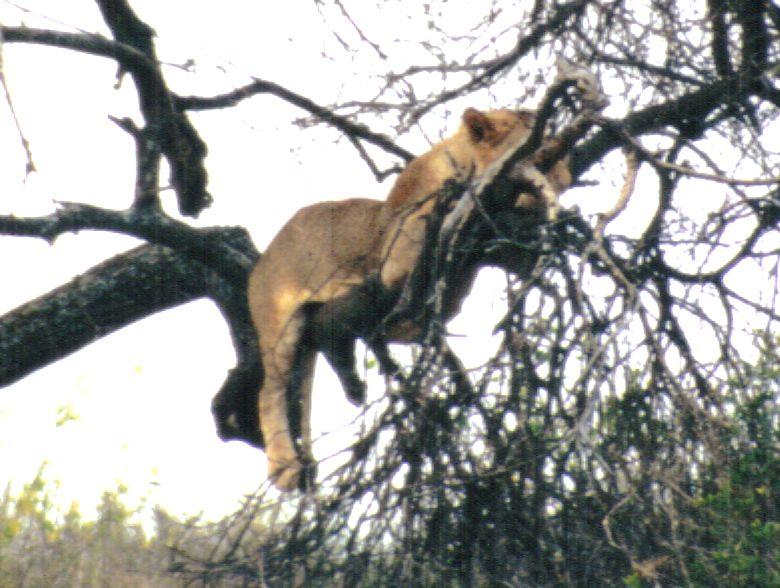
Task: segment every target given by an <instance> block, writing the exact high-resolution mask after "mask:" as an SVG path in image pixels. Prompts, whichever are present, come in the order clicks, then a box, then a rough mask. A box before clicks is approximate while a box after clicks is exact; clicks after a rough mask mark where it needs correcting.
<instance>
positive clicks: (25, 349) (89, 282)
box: [0, 245, 215, 386]
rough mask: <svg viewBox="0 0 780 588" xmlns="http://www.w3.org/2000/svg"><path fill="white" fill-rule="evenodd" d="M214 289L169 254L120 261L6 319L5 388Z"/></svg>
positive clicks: (1, 331) (2, 347)
mask: <svg viewBox="0 0 780 588" xmlns="http://www.w3.org/2000/svg"><path fill="white" fill-rule="evenodd" d="M214 288H215V277H214V274H213V272H210V271H209V270H208V269H206V268H205V267H204V266H202V265H201V264H199V263H197V262H194V261H192V259H190V258H189V257H187V256H186V255H182V254H179V253H175V252H173V251H171V250H170V249H168V248H165V247H159V246H155V245H143V246H141V247H138V248H136V249H133V250H131V251H128V252H127V253H124V254H121V255H118V256H116V257H114V258H112V259H110V260H108V261H106V262H104V263H101V264H100V265H97V266H95V267H94V268H92V269H91V270H89V271H88V272H86V273H84V274H83V275H80V276H77V277H76V278H74V279H73V280H71V281H70V282H68V283H67V284H64V285H62V286H60V287H59V288H57V289H55V290H53V291H51V292H49V293H48V294H45V295H44V296H41V297H40V298H37V299H35V300H32V301H30V302H28V303H26V304H24V305H22V306H20V307H18V308H16V309H15V310H12V311H10V312H8V313H7V314H5V315H4V316H2V317H0V386H6V385H8V384H11V383H13V382H15V381H17V380H19V379H20V378H23V377H24V376H26V375H28V374H29V373H31V372H33V371H35V370H37V369H39V368H41V367H44V366H46V365H48V364H50V363H52V362H53V361H56V360H58V359H61V358H63V357H65V356H67V355H69V354H71V353H73V352H75V351H78V350H79V349H81V348H82V347H84V346H85V345H88V344H89V343H92V342H94V341H97V340H98V339H101V338H103V337H105V336H106V335H109V334H111V333H113V332H115V331H117V330H119V329H121V328H122V327H125V326H127V325H129V324H130V323H132V322H134V321H137V320H139V319H142V318H144V317H147V316H149V315H151V314H154V313H155V312H159V311H161V310H165V309H168V308H172V307H174V306H177V305H179V304H183V303H186V302H190V301H191V300H195V299H197V298H201V297H203V296H206V295H207V294H208V293H209V291H210V290H213V289H214Z"/></svg>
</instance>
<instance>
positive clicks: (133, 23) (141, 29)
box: [97, 0, 211, 216]
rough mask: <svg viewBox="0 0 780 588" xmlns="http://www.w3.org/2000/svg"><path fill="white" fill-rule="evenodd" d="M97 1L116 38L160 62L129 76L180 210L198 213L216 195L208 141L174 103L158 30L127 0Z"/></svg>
mask: <svg viewBox="0 0 780 588" xmlns="http://www.w3.org/2000/svg"><path fill="white" fill-rule="evenodd" d="M97 4H98V7H99V8H100V11H101V13H102V15H103V18H104V20H105V21H106V24H107V25H108V27H109V28H110V29H111V32H112V33H113V35H114V38H115V39H116V40H117V41H119V42H120V43H122V44H125V45H129V46H131V47H133V48H134V49H136V50H137V51H139V52H140V53H141V54H143V55H145V56H146V57H147V59H148V60H149V61H150V62H151V63H154V64H155V69H154V72H149V71H148V70H143V71H142V70H137V69H136V70H130V75H131V76H132V77H133V81H134V82H135V86H136V89H137V91H138V97H139V102H140V106H141V112H142V113H143V116H144V120H145V121H146V127H147V129H149V131H150V132H151V137H152V140H154V139H156V140H158V141H159V143H160V150H161V151H162V154H163V155H165V158H166V160H167V161H168V165H169V166H170V169H171V184H172V185H173V187H174V190H175V191H176V195H177V197H178V203H179V211H180V212H181V213H182V214H184V215H187V216H198V214H200V212H202V211H203V209H204V208H207V207H208V206H209V205H210V204H211V196H210V195H209V193H208V192H207V191H206V184H207V182H208V174H207V172H206V166H205V159H206V152H207V150H206V144H205V143H204V142H203V140H202V139H201V138H200V136H199V135H198V132H197V131H196V130H195V127H193V126H192V124H191V123H190V121H189V119H188V118H187V116H186V115H185V114H184V113H183V112H181V111H180V110H177V109H176V108H175V106H174V97H173V95H172V93H171V92H170V90H169V89H168V86H167V84H166V82H165V78H164V77H163V75H162V73H161V72H160V70H159V63H158V60H157V54H156V51H155V48H154V42H153V41H152V37H153V34H154V31H153V30H152V29H151V27H149V25H147V24H146V23H144V22H142V21H141V20H140V19H139V18H138V17H137V16H136V14H135V12H133V10H132V8H131V7H130V5H129V4H128V2H127V1H126V0H97ZM120 67H121V70H124V65H123V64H121V63H120ZM151 164H152V165H154V163H151ZM145 175H146V174H145V172H142V173H140V174H139V179H141V178H143V177H144V176H145ZM145 197H146V198H148V197H149V195H148V194H146V195H145Z"/></svg>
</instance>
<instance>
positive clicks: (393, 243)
mask: <svg viewBox="0 0 780 588" xmlns="http://www.w3.org/2000/svg"><path fill="white" fill-rule="evenodd" d="M534 120H535V117H534V112H533V111H531V110H517V111H515V110H509V109H500V110H491V111H487V112H483V111H479V110H477V109H475V108H467V109H466V110H465V111H464V113H463V116H462V121H461V125H460V128H459V129H458V131H457V132H456V133H455V134H454V135H453V136H451V137H449V138H447V139H445V140H443V141H441V142H440V143H438V144H436V145H434V146H433V147H432V148H431V150H430V151H428V152H427V153H425V154H423V155H421V156H420V157H418V158H416V159H414V160H412V161H411V162H410V163H409V164H408V165H407V167H406V169H405V170H404V171H403V172H402V173H401V174H400V175H399V176H398V178H397V179H396V181H395V183H394V185H393V187H392V189H391V191H390V193H389V195H388V197H387V199H386V200H385V201H379V200H371V199H365V198H352V199H347V200H341V201H334V202H319V203H316V204H313V205H310V206H307V207H305V208H302V209H301V210H299V211H298V212H297V213H295V214H294V215H293V217H292V218H291V219H290V220H289V221H288V222H287V223H286V224H285V225H284V226H283V227H282V229H281V230H280V231H279V233H278V234H277V235H276V236H275V237H274V239H273V240H272V241H271V243H270V244H269V246H268V248H267V249H266V251H265V253H264V254H263V255H262V256H261V258H260V260H259V261H258V262H257V264H256V265H255V267H254V269H253V270H252V272H251V274H250V277H249V282H248V297H249V298H248V300H249V307H250V312H251V316H252V321H253V323H254V326H255V329H256V330H257V333H258V337H259V348H260V356H261V361H262V364H263V369H264V380H263V383H262V385H261V388H260V390H259V396H258V412H259V421H260V423H259V425H260V430H261V433H262V437H263V439H264V442H265V452H266V456H267V459H268V471H269V478H270V479H271V480H272V482H273V483H274V484H275V485H276V486H277V487H278V488H279V489H280V490H283V491H288V490H292V489H295V488H296V487H301V488H304V487H306V486H307V484H308V480H307V475H302V473H303V474H307V473H310V472H312V471H313V458H312V452H311V430H310V417H311V415H310V410H311V392H312V380H313V373H314V364H315V359H316V354H317V352H318V351H322V352H323V354H324V355H325V357H326V359H327V360H328V361H329V363H330V364H331V365H332V366H333V368H334V369H335V371H336V373H337V375H338V376H339V378H340V382H341V384H342V386H343V387H344V389H345V392H346V393H347V396H348V397H349V399H350V400H351V401H352V402H353V403H355V404H359V403H361V402H362V401H363V398H364V394H365V384H364V383H363V382H362V381H361V380H360V378H359V376H358V375H357V372H356V369H355V357H354V348H355V340H356V338H363V339H364V340H366V342H367V343H368V345H369V347H370V348H371V349H372V351H374V353H375V355H376V356H377V359H378V361H379V364H380V367H381V368H382V369H383V371H392V370H393V369H394V365H393V363H392V360H391V359H390V358H389V355H388V354H387V349H386V347H385V342H386V341H393V342H414V341H415V340H416V338H417V337H419V335H420V328H419V326H418V325H416V324H414V323H413V322H412V321H408V320H407V321H402V322H400V323H398V324H383V321H382V319H383V317H385V315H386V314H387V313H388V312H390V310H392V308H393V305H394V304H395V302H396V301H397V299H398V297H399V294H400V292H401V290H402V289H403V287H404V284H405V282H406V280H407V278H408V277H409V275H410V273H411V272H412V271H413V270H414V268H415V266H416V265H417V261H418V258H419V256H420V254H421V251H422V248H423V243H424V240H425V231H426V227H427V224H428V219H429V218H430V216H431V214H432V212H433V211H434V208H435V206H436V203H437V198H436V195H437V191H439V190H440V189H441V188H442V186H443V185H444V184H445V182H447V181H448V180H461V181H463V180H466V179H467V178H469V177H472V176H479V175H480V174H482V173H483V172H484V170H485V169H486V168H487V167H488V166H489V165H490V164H491V163H493V162H494V161H496V160H497V159H498V158H499V157H501V156H502V155H503V154H505V153H507V152H508V151H509V150H511V149H513V148H516V147H517V146H518V145H519V144H520V143H521V142H522V141H524V140H525V139H526V138H527V137H528V136H529V134H530V131H531V129H532V127H533V123H534ZM547 177H548V178H549V179H550V183H551V184H552V185H553V186H554V188H555V190H556V191H557V192H558V193H560V192H562V191H563V190H565V189H566V188H567V187H568V185H569V183H570V182H571V176H570V174H569V171H568V166H567V165H566V163H565V161H559V162H558V163H556V164H555V165H554V166H553V167H552V168H551V170H550V171H549V172H548V173H547ZM516 206H517V207H519V208H521V209H522V210H523V211H527V212H528V214H529V215H540V216H539V218H540V222H541V220H543V219H544V209H545V204H544V203H542V202H540V201H539V199H538V198H534V197H531V196H530V195H528V194H524V195H523V194H521V195H518V198H517V201H516ZM525 264H526V265H527V261H526V262H525ZM521 265H522V264H521ZM472 273H473V274H474V275H475V274H476V270H474V271H473V272H472ZM473 279H474V276H473V275H467V276H463V279H462V280H460V282H461V283H459V284H457V285H456V287H455V288H454V291H455V293H454V294H452V295H451V296H450V301H449V303H448V304H447V305H446V306H447V308H445V310H444V315H445V316H444V318H445V320H446V319H448V318H450V317H451V316H453V315H454V314H456V313H457V311H458V310H459V308H460V303H461V302H462V300H463V298H464V297H465V296H466V294H467V293H468V291H469V290H470V288H471V283H472V282H473ZM379 326H381V327H382V331H383V332H382V333H381V338H379V337H377V338H376V339H374V338H373V337H372V331H373V330H375V329H377V328H378V327H379ZM291 399H292V400H294V401H293V402H291V401H290V400H291Z"/></svg>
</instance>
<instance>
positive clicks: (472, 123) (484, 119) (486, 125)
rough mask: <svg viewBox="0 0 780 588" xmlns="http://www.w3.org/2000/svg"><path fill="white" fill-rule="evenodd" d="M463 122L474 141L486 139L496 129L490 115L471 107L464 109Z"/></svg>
mask: <svg viewBox="0 0 780 588" xmlns="http://www.w3.org/2000/svg"><path fill="white" fill-rule="evenodd" d="M463 124H464V125H465V126H466V130H468V132H469V137H471V140H472V141H473V142H474V143H479V142H480V141H484V140H485V139H486V138H487V137H488V136H490V134H491V133H492V132H493V130H494V129H493V123H492V122H490V118H488V115H487V114H485V113H484V112H482V111H480V110H477V109H476V108H471V107H469V108H467V109H466V110H464V111H463Z"/></svg>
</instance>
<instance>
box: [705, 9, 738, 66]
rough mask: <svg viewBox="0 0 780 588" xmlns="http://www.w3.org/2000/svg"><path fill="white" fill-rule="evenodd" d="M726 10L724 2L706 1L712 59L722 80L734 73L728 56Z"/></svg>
mask: <svg viewBox="0 0 780 588" xmlns="http://www.w3.org/2000/svg"><path fill="white" fill-rule="evenodd" d="M726 9H727V7H726V3H725V2H724V0H707V12H708V15H707V16H708V18H709V19H710V22H711V23H712V24H711V26H712V43H711V49H712V59H713V61H714V62H715V71H716V72H718V75H719V76H720V77H722V78H726V77H729V76H730V75H732V74H733V73H734V70H733V68H732V66H731V56H730V54H729V44H728V38H729V31H728V26H727V24H726Z"/></svg>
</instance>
